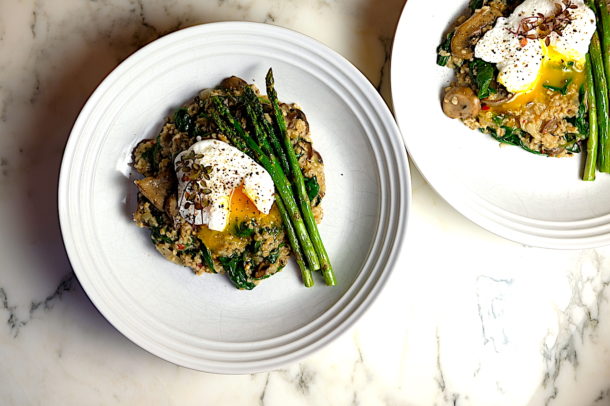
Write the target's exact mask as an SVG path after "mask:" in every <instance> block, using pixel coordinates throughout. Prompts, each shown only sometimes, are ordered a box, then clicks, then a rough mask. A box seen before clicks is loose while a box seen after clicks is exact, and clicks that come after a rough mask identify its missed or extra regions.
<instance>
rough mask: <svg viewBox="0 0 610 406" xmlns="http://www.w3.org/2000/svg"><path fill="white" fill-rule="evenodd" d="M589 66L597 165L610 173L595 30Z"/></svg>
mask: <svg viewBox="0 0 610 406" xmlns="http://www.w3.org/2000/svg"><path fill="white" fill-rule="evenodd" d="M589 54H590V56H591V68H592V71H593V80H594V85H595V90H596V91H595V98H596V107H597V128H598V154H597V166H598V168H599V170H600V171H601V172H606V173H610V123H609V122H608V120H609V118H608V84H607V82H606V74H605V72H604V64H603V60H602V54H601V44H600V41H599V36H598V34H597V32H596V33H595V34H593V38H592V39H591V47H590V48H589Z"/></svg>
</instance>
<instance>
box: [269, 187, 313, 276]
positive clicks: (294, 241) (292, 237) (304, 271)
mask: <svg viewBox="0 0 610 406" xmlns="http://www.w3.org/2000/svg"><path fill="white" fill-rule="evenodd" d="M275 204H277V208H278V210H279V212H280V215H281V216H282V221H283V222H284V229H285V230H286V235H287V236H288V241H289V242H290V246H291V247H292V253H293V254H294V258H295V259H296V261H297V265H299V269H300V270H301V278H303V284H304V285H305V286H306V287H308V288H310V287H312V286H313V275H312V273H311V270H310V269H309V268H307V265H305V261H303V253H302V252H301V247H300V245H299V240H298V238H297V235H296V233H295V231H294V228H293V227H292V223H290V216H289V214H288V212H287V211H286V207H285V206H284V203H282V199H280V197H279V196H278V195H277V194H276V195H275Z"/></svg>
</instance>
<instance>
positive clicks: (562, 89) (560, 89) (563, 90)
mask: <svg viewBox="0 0 610 406" xmlns="http://www.w3.org/2000/svg"><path fill="white" fill-rule="evenodd" d="M571 83H572V78H569V79H566V81H565V83H564V85H563V86H561V87H559V86H551V85H547V84H544V85H542V87H544V88H545V89H549V90H552V91H554V92H559V93H561V94H562V95H563V96H565V95H566V94H568V88H569V86H570V84H571Z"/></svg>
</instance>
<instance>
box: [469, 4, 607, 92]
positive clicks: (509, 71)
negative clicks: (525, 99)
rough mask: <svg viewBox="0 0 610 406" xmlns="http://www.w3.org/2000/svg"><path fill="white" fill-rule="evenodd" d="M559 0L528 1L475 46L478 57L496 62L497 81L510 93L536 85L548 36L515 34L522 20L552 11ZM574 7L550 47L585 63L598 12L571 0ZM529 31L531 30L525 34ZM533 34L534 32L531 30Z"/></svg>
mask: <svg viewBox="0 0 610 406" xmlns="http://www.w3.org/2000/svg"><path fill="white" fill-rule="evenodd" d="M556 4H563V3H562V2H561V1H560V0H526V1H524V2H523V3H522V4H521V5H519V6H518V7H517V8H515V10H514V11H513V13H512V14H511V15H510V16H509V17H508V18H503V17H500V18H498V20H497V21H496V24H495V26H494V28H493V29H491V30H490V31H488V32H487V33H485V35H484V36H483V37H482V38H481V39H480V40H479V42H478V43H477V45H476V47H475V56H476V57H477V58H480V59H483V60H484V61H487V62H490V63H495V64H496V66H497V68H498V70H499V74H498V82H499V83H501V84H503V85H504V86H505V87H506V88H507V90H508V91H509V92H512V93H519V92H525V91H528V90H530V89H532V88H533V86H534V85H535V83H536V80H537V79H538V76H539V71H540V68H541V66H542V60H543V58H544V54H545V48H546V44H545V41H546V38H545V39H527V40H526V41H523V36H522V37H520V36H518V35H516V34H515V33H516V32H518V31H519V26H520V24H521V22H522V21H523V19H525V18H529V17H536V16H538V15H543V16H545V17H548V16H550V15H552V14H553V12H554V10H555V7H556ZM571 4H573V5H574V6H575V7H574V8H571V9H570V10H569V14H570V21H569V22H568V24H567V26H566V27H565V28H564V29H563V31H562V33H561V35H559V34H558V33H557V32H552V33H551V34H550V35H549V36H548V44H549V45H548V48H550V49H552V50H553V51H554V52H555V53H557V54H559V55H561V56H562V57H564V58H565V60H566V61H575V62H583V61H584V59H585V55H586V54H587V52H588V49H589V43H590V42H591V37H592V36H593V33H594V32H595V28H596V27H595V14H594V13H593V11H592V10H591V9H590V8H589V7H587V6H586V5H585V4H584V2H583V1H582V0H572V1H571ZM524 34H528V33H524ZM532 34H534V32H532Z"/></svg>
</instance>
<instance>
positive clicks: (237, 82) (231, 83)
mask: <svg viewBox="0 0 610 406" xmlns="http://www.w3.org/2000/svg"><path fill="white" fill-rule="evenodd" d="M247 85H248V83H246V81H245V80H243V79H242V78H239V77H237V76H231V77H228V78H226V79H223V81H222V82H220V87H221V88H223V89H228V90H241V89H242V88H243V87H244V86H247Z"/></svg>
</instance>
